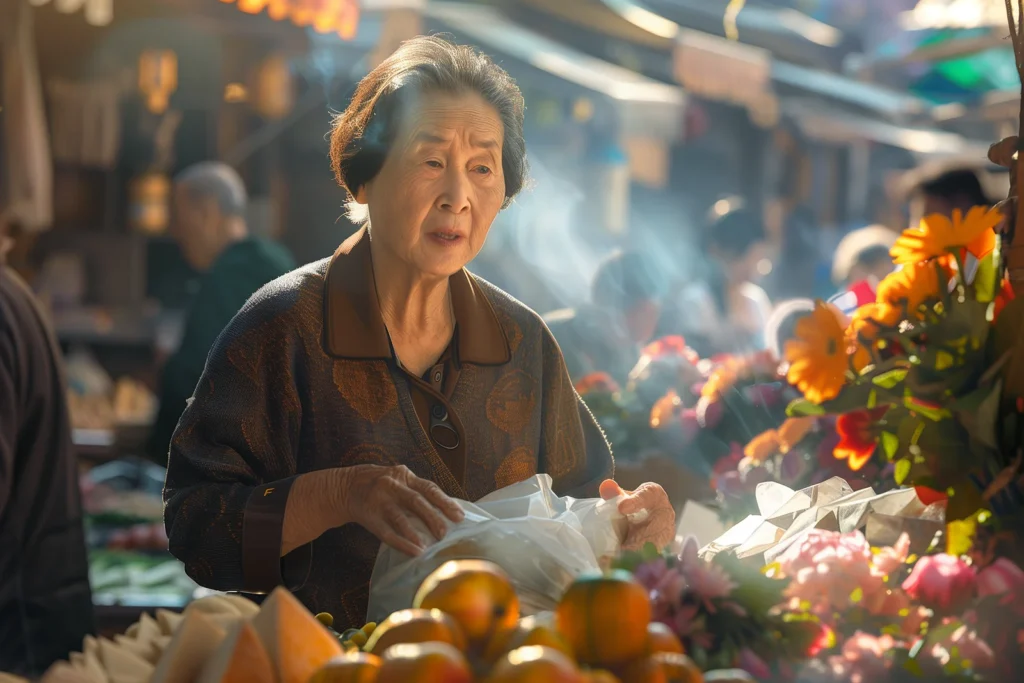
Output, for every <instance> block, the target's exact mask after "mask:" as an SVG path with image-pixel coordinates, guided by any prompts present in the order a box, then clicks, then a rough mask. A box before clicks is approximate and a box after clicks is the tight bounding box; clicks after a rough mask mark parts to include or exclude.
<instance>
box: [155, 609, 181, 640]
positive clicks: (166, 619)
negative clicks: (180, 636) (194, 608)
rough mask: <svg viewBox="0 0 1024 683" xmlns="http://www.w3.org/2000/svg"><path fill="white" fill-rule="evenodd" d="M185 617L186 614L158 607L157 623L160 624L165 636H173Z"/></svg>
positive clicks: (161, 631)
mask: <svg viewBox="0 0 1024 683" xmlns="http://www.w3.org/2000/svg"><path fill="white" fill-rule="evenodd" d="M184 618H185V616H184V615H183V614H179V613H178V612H171V611H170V610H166V609H158V610H157V611H156V623H157V624H158V625H159V626H160V633H161V634H162V635H165V636H173V635H174V632H175V631H177V630H178V626H179V625H180V624H181V621H182V619H184Z"/></svg>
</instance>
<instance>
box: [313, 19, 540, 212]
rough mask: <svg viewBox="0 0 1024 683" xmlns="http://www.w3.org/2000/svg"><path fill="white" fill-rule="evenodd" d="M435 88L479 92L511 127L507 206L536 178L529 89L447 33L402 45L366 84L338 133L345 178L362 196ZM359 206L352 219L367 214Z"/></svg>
mask: <svg viewBox="0 0 1024 683" xmlns="http://www.w3.org/2000/svg"><path fill="white" fill-rule="evenodd" d="M431 92H441V93H451V94H459V93H463V92H472V93H476V94H478V95H480V96H481V97H482V98H483V99H484V100H485V101H486V102H487V103H488V104H490V105H491V106H492V107H494V109H495V110H496V111H497V112H498V116H499V117H500V118H501V122H502V126H503V128H504V132H505V134H504V142H503V144H502V153H501V166H502V173H503V175H504V178H505V204H504V205H503V206H508V204H509V203H510V202H511V201H512V199H513V198H514V197H515V196H516V195H517V194H518V193H519V191H520V190H521V189H522V188H523V186H524V184H525V183H526V179H527V176H528V164H527V161H526V140H525V138H524V136H523V118H524V111H525V104H524V101H523V95H522V93H521V92H520V91H519V86H517V85H516V83H515V81H514V80H512V77H511V76H509V75H508V73H507V72H506V71H505V70H504V69H502V68H501V67H499V66H498V65H496V64H495V63H494V62H492V61H491V59H490V58H489V57H488V56H487V55H485V54H482V53H480V52H477V51H476V50H475V49H473V48H472V47H469V46H466V45H456V44H454V43H452V42H450V41H448V40H445V39H444V38H442V37H440V36H420V37H418V38H413V39H412V40H409V41H407V42H405V43H402V45H401V47H399V48H398V49H397V50H396V51H395V52H394V53H393V54H392V55H391V56H390V57H388V58H387V59H385V60H384V61H383V62H381V63H380V64H379V65H378V66H377V67H376V68H374V69H373V71H371V72H370V73H369V74H367V75H366V76H365V77H364V78H363V80H361V81H360V82H359V85H358V87H357V88H356V92H355V94H354V95H353V96H352V100H351V102H350V103H349V105H348V107H347V108H346V109H345V111H344V112H342V113H341V114H339V115H338V116H337V117H336V118H335V119H334V126H333V129H332V131H331V167H332V168H333V169H334V175H335V177H336V179H337V181H338V184H339V185H340V186H341V187H343V188H344V189H345V190H346V191H347V192H348V194H349V198H350V199H354V197H355V195H356V193H357V192H359V189H360V188H361V187H363V186H364V185H365V184H366V183H368V182H370V181H371V180H373V179H374V178H375V177H376V176H377V174H378V173H379V172H380V169H381V167H382V166H383V165H384V160H385V159H386V158H387V155H388V152H389V151H390V149H391V145H392V144H393V143H394V141H395V138H396V136H397V132H398V130H399V128H400V126H401V125H402V123H403V121H404V120H405V117H406V116H408V115H410V114H411V113H413V111H414V107H415V105H416V102H417V100H418V98H419V97H421V96H422V95H424V94H426V93H431ZM353 204H354V202H352V201H350V202H349V217H350V218H356V217H360V214H361V213H364V212H363V211H360V209H365V207H357V208H356V207H353ZM353 209H355V210H354V211H353Z"/></svg>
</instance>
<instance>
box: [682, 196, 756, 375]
mask: <svg viewBox="0 0 1024 683" xmlns="http://www.w3.org/2000/svg"><path fill="white" fill-rule="evenodd" d="M700 246H701V250H702V252H703V253H704V254H705V255H706V256H707V258H706V260H705V261H704V263H703V265H704V274H703V277H702V278H698V280H697V281H696V282H691V283H689V284H687V285H685V286H684V287H683V288H682V289H681V291H680V293H679V295H678V296H677V297H676V298H675V300H674V302H673V304H672V306H671V307H670V308H669V310H668V311H667V316H666V319H665V320H664V321H663V327H662V331H663V332H664V333H671V334H682V335H683V336H684V337H686V340H687V342H689V343H690V345H691V346H692V347H693V348H694V349H695V350H696V351H697V352H698V353H700V354H701V355H702V356H710V355H713V354H716V353H733V352H742V351H749V350H752V349H754V348H760V347H761V346H762V344H763V340H762V335H763V332H764V325H765V322H766V321H767V319H768V316H769V314H770V313H771V301H770V300H769V299H768V295H767V294H765V291H764V290H763V289H762V288H761V287H759V286H757V285H756V284H754V280H756V279H758V277H759V274H760V273H759V271H758V266H759V264H760V263H761V262H762V261H764V260H766V258H767V256H768V250H767V248H766V247H767V243H766V231H765V227H764V222H763V221H762V220H761V217H760V216H758V215H757V214H756V213H755V212H753V211H751V210H749V209H747V208H746V207H745V206H744V203H743V201H742V200H741V199H738V198H729V199H722V200H719V201H718V202H716V203H715V205H714V206H713V207H712V209H711V211H710V214H709V218H708V221H707V223H706V225H705V228H704V232H703V233H702V235H701V240H700Z"/></svg>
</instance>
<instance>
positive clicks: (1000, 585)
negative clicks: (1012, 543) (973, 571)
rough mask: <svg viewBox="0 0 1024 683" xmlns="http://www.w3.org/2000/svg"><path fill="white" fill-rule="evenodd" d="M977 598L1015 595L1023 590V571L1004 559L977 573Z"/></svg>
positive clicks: (1001, 558)
mask: <svg viewBox="0 0 1024 683" xmlns="http://www.w3.org/2000/svg"><path fill="white" fill-rule="evenodd" d="M977 583H978V596H979V597H982V598H984V597H987V596H989V595H1003V594H1004V593H1012V594H1017V593H1020V592H1021V589H1024V570H1021V568H1020V567H1018V566H1017V565H1015V564H1014V563H1013V562H1011V561H1010V560H1008V559H1006V558H1005V557H1000V558H999V559H997V560H996V561H995V562H993V563H992V564H990V565H989V566H987V567H985V568H984V569H982V570H981V571H980V572H978V581H977Z"/></svg>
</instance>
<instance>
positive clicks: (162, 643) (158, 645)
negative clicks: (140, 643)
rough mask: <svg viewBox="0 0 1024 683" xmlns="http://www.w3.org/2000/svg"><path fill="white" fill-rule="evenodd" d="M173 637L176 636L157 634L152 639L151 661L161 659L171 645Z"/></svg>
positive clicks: (150, 644) (154, 661)
mask: <svg viewBox="0 0 1024 683" xmlns="http://www.w3.org/2000/svg"><path fill="white" fill-rule="evenodd" d="M173 639H174V636H157V637H156V638H154V639H153V640H151V641H150V643H149V646H150V648H151V649H150V653H151V654H150V657H151V658H152V659H150V661H151V662H153V663H154V664H156V663H157V662H158V661H160V658H161V657H163V656H164V652H166V651H167V648H168V647H170V646H171V640H173Z"/></svg>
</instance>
